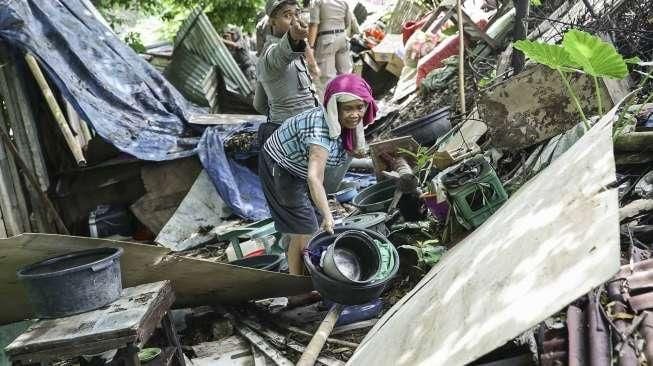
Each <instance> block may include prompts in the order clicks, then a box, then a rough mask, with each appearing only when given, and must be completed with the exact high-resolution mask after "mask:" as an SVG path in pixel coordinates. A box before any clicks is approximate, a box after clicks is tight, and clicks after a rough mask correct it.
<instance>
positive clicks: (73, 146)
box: [25, 53, 86, 166]
mask: <svg viewBox="0 0 653 366" xmlns="http://www.w3.org/2000/svg"><path fill="white" fill-rule="evenodd" d="M25 61H27V66H29V69H30V70H31V71H32V74H33V75H34V78H36V82H37V83H38V84H39V87H40V88H41V91H42V92H43V96H44V97H45V100H46V102H47V103H48V106H49V107H50V110H51V111H52V114H53V115H54V119H55V120H56V121H57V124H58V125H59V129H60V130H61V133H62V134H63V136H64V138H65V139H66V144H68V148H70V151H71V152H72V153H73V156H74V157H75V160H76V161H77V165H79V166H85V165H86V158H84V153H82V147H81V146H80V145H79V142H78V141H77V140H76V139H75V136H74V135H73V133H72V131H71V130H70V126H69V125H68V122H66V118H65V117H64V115H63V112H62V111H61V107H60V106H59V103H57V100H56V99H55V97H54V94H53V93H52V89H50V86H49V85H48V82H47V81H46V80H45V76H44V75H43V72H42V71H41V67H40V66H39V64H38V63H37V62H36V59H35V58H34V56H32V55H30V54H29V53H26V54H25Z"/></svg>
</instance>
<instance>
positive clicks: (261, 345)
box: [234, 322, 293, 366]
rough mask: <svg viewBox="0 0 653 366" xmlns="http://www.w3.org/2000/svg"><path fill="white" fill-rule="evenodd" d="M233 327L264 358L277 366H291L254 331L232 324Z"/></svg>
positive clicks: (290, 362)
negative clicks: (261, 353)
mask: <svg viewBox="0 0 653 366" xmlns="http://www.w3.org/2000/svg"><path fill="white" fill-rule="evenodd" d="M234 327H235V328H236V330H237V331H238V333H239V334H240V335H242V336H243V337H245V338H247V340H248V341H250V342H251V343H252V345H254V346H255V347H256V348H258V349H259V350H260V351H261V352H263V354H265V356H266V357H268V358H269V359H271V360H272V361H273V362H274V363H275V364H276V365H278V366H293V363H292V361H290V360H289V359H287V358H286V357H285V356H284V355H283V353H281V352H280V351H279V350H278V349H276V348H274V347H272V345H271V344H270V343H268V342H267V341H266V340H265V339H263V337H261V336H260V335H258V334H256V332H255V331H253V330H252V329H250V328H249V327H248V326H246V325H243V324H238V323H237V322H236V324H234Z"/></svg>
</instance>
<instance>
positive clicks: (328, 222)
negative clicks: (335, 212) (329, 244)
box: [320, 215, 336, 235]
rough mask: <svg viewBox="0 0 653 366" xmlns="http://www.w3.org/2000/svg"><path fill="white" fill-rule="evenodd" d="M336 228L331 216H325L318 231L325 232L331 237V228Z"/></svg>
mask: <svg viewBox="0 0 653 366" xmlns="http://www.w3.org/2000/svg"><path fill="white" fill-rule="evenodd" d="M335 226H336V223H335V221H333V216H331V215H327V216H325V217H324V218H323V219H322V225H320V229H322V230H324V231H326V232H327V233H329V234H331V235H333V228H334V227H335Z"/></svg>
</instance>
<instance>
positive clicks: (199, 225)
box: [156, 170, 231, 251]
mask: <svg viewBox="0 0 653 366" xmlns="http://www.w3.org/2000/svg"><path fill="white" fill-rule="evenodd" d="M229 215H231V210H230V209H229V208H228V207H227V206H226V205H225V203H224V201H223V200H222V198H221V197H220V195H219V194H218V191H217V190H216V189H215V186H214V185H213V182H211V178H209V175H208V174H207V173H206V171H205V170H202V172H201V173H200V175H199V176H198V177H197V179H196V180H195V183H194V184H193V186H192V187H191V189H190V191H188V194H187V195H186V197H185V198H184V200H183V201H181V204H180V205H179V207H177V210H176V211H175V213H174V215H173V216H172V217H171V218H170V220H169V221H168V222H167V223H166V224H165V226H164V227H163V229H161V232H160V233H159V235H158V236H157V238H156V242H157V243H158V244H161V245H163V246H164V247H166V248H170V249H172V250H174V251H181V250H186V249H190V248H193V247H196V246H198V245H200V244H203V243H206V242H207V241H209V240H211V239H214V238H215V237H216V234H215V232H214V231H213V229H214V228H216V227H217V226H219V225H220V224H222V222H223V220H222V218H223V217H228V216H229Z"/></svg>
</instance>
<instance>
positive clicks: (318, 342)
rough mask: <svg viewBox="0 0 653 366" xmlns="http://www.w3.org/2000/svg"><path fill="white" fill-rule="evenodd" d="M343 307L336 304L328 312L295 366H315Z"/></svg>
mask: <svg viewBox="0 0 653 366" xmlns="http://www.w3.org/2000/svg"><path fill="white" fill-rule="evenodd" d="M344 307H345V306H344V305H342V304H336V305H334V306H333V307H332V308H331V309H330V310H329V312H328V313H327V315H326V317H325V318H324V320H323V321H322V324H320V327H319V328H317V331H316V332H315V334H314V335H313V338H312V339H311V342H310V343H309V344H308V346H306V350H305V351H304V353H303V354H302V357H301V358H300V359H299V361H298V362H297V366H313V365H314V364H315V360H317V358H318V356H319V355H320V352H321V351H322V348H323V347H324V343H326V340H327V338H329V335H330V334H331V331H332V330H333V328H334V327H335V326H336V322H337V321H338V317H339V316H340V313H341V312H342V310H343V309H344Z"/></svg>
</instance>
